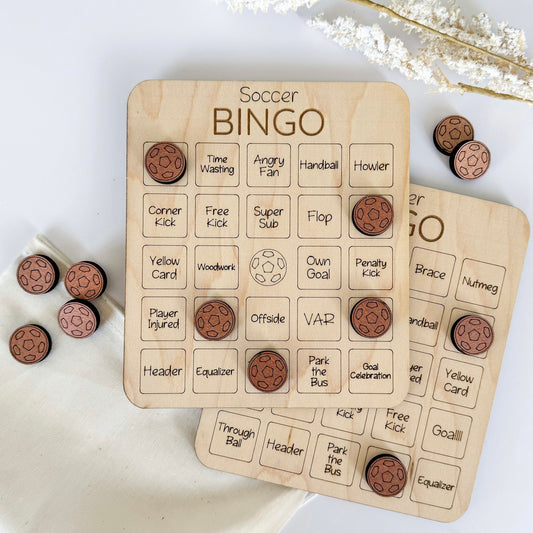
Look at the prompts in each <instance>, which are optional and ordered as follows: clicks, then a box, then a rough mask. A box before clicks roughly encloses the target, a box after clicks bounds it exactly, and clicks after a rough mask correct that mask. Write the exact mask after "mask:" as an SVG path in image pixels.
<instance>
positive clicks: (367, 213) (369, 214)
mask: <svg viewBox="0 0 533 533" xmlns="http://www.w3.org/2000/svg"><path fill="white" fill-rule="evenodd" d="M393 218H394V213H393V210H392V204H391V203H390V202H389V201H388V200H387V199H386V198H385V197H383V196H379V195H377V194H370V195H368V196H365V197H364V198H361V199H360V200H359V201H358V202H357V203H356V204H355V206H354V208H353V211H352V220H353V223H354V226H355V227H356V228H357V229H358V230H359V231H360V232H361V233H364V234H365V235H371V236H374V235H381V234H382V233H385V231H387V230H388V229H389V227H390V225H391V224H392V220H393Z"/></svg>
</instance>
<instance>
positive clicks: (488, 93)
mask: <svg viewBox="0 0 533 533" xmlns="http://www.w3.org/2000/svg"><path fill="white" fill-rule="evenodd" d="M350 1H351V0H350ZM457 87H459V88H460V89H461V91H464V92H466V93H476V94H484V95H485V96H492V97H493V98H499V99H500V100H515V101H516V102H525V103H526V104H530V105H531V104H533V100H527V99H526V98H520V97H519V96H514V95H512V94H505V93H498V92H496V91H491V90H490V89H486V88H485V87H477V86H476V85H468V84H467V83H458V84H457Z"/></svg>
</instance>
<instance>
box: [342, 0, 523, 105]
mask: <svg viewBox="0 0 533 533" xmlns="http://www.w3.org/2000/svg"><path fill="white" fill-rule="evenodd" d="M348 2H352V3H353V4H359V5H362V6H365V7H369V8H371V9H374V10H375V11H379V12H380V13H385V14H386V15H389V16H390V17H393V18H396V19H399V20H401V21H402V22H404V23H405V24H410V25H411V26H416V27H417V28H421V29H423V30H425V31H428V32H430V33H433V34H435V35H438V36H439V37H442V38H443V39H446V40H447V41H451V42H453V43H455V44H457V45H459V46H464V47H466V48H469V49H470V50H473V51H474V52H477V53H480V54H485V55H488V56H490V57H492V58H493V59H495V60H497V61H500V62H503V63H506V64H508V65H511V66H513V67H515V68H517V69H519V70H522V71H523V72H527V73H528V74H530V75H533V69H532V68H530V67H527V66H525V65H521V64H520V63H517V62H515V61H512V60H511V59H507V58H506V57H503V56H499V55H498V54H495V53H493V52H491V51H489V50H485V49H484V48H479V47H478V46H475V45H473V44H470V43H467V42H464V41H461V40H460V39H457V38H456V37H454V36H453V35H449V34H448V33H442V32H440V31H439V30H436V29H434V28H431V27H430V26H426V25H425V24H421V23H420V22H417V21H416V20H411V19H409V18H407V17H404V16H403V15H400V14H399V13H396V11H393V10H392V9H390V8H389V7H386V6H384V5H381V4H378V3H377V2H372V0H348ZM465 87H469V86H467V85H466V86H465ZM465 90H466V89H465ZM471 92H474V91H471ZM475 92H479V91H475ZM491 92H492V91H488V90H487V93H484V94H488V93H491ZM498 94H499V93H494V94H493V96H495V95H498ZM502 96H506V95H502ZM509 99H516V100H520V101H521V102H524V101H529V100H523V99H522V98H514V97H511V96H510V95H509Z"/></svg>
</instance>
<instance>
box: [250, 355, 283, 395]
mask: <svg viewBox="0 0 533 533" xmlns="http://www.w3.org/2000/svg"><path fill="white" fill-rule="evenodd" d="M288 373H289V369H288V367H287V363H286V361H285V359H284V358H283V357H282V356H281V355H280V354H279V353H276V352H272V351H268V350H265V351H262V352H259V353H257V354H255V355H254V356H253V357H252V358H251V359H250V362H249V363H248V379H249V380H250V383H251V384H252V385H253V386H254V387H255V388H256V389H257V390H260V391H263V392H274V391H277V390H278V389H279V388H281V387H283V384H284V383H285V381H286V380H287V375H288Z"/></svg>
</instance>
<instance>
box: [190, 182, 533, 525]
mask: <svg viewBox="0 0 533 533" xmlns="http://www.w3.org/2000/svg"><path fill="white" fill-rule="evenodd" d="M410 213H411V217H410V220H411V225H410V227H411V237H410V247H411V258H410V294H411V307H410V322H411V325H410V346H411V352H410V358H411V366H410V390H409V394H408V395H407V398H406V400H405V401H404V402H403V403H402V404H400V405H399V406H396V407H392V408H388V409H355V408H337V409H300V410H292V409H286V410H280V409H263V410H261V411H257V410H255V411H253V410H229V409H226V410H218V411H217V410H211V409H206V410H204V411H203V414H202V418H201V421H200V425H199V428H198V433H197V437H196V452H197V455H198V457H199V458H200V460H201V461H202V462H203V463H204V464H205V465H207V466H210V467H212V468H216V469H219V470H224V471H227V472H232V473H236V474H241V475H245V476H249V477H254V478H258V479H263V480H265V481H270V482H273V483H280V484H283V485H287V486H290V487H296V488H300V489H305V490H308V491H310V492H316V493H319V494H324V495H327V496H334V497H337V498H342V499H346V500H350V501H354V502H359V503H364V504H368V505H372V506H375V507H381V508H383V509H388V510H392V511H398V512H401V513H407V514H411V515H415V516H420V517H424V518H429V519H433V520H439V521H442V522H450V521H453V520H456V519H457V518H459V517H460V516H461V515H462V514H463V513H464V512H465V511H466V509H467V508H468V505H469V502H470V497H471V494H472V490H473V487H474V481H475V476H476V471H477V467H478V463H479V458H480V455H481V449H482V446H483V441H484V438H485V432H486V429H487V425H488V421H489V416H490V411H491V406H492V401H493V398H494V393H495V390H496V385H497V382H498V376H499V372H500V367H501V364H502V359H503V354H504V349H505V344H506V340H507V335H508V331H509V326H510V322H511V317H512V312H513V306H514V302H515V298H516V295H517V292H518V286H519V280H520V274H521V271H522V266H523V263H524V258H525V253H526V247H527V242H528V239H529V224H528V221H527V219H526V217H525V215H524V214H523V213H522V212H521V211H520V210H518V209H516V208H513V207H509V206H506V205H501V204H496V203H492V202H487V201H483V200H477V199H474V198H470V197H466V196H460V195H457V194H452V193H448V192H444V191H439V190H436V189H429V188H426V187H421V186H418V185H411V187H410ZM469 314H476V315H479V316H482V317H484V318H485V319H486V320H487V321H488V322H489V323H490V324H491V325H492V328H493V330H494V342H493V344H492V345H491V347H490V348H489V350H488V351H487V352H485V353H482V354H479V355H477V356H469V355H465V354H463V353H461V352H459V351H458V350H457V349H456V348H455V346H454V345H453V342H452V340H451V338H450V330H451V327H452V325H453V324H454V323H455V322H456V321H457V320H458V319H459V318H460V317H462V316H465V315H469ZM434 323H437V324H436V327H435V328H434V329H433V324H434ZM423 330H426V331H423ZM516 355H517V354H508V357H510V358H511V359H513V358H514V357H515V356H516ZM286 427H290V428H291V430H290V431H287V430H286ZM247 430H248V432H247ZM232 439H235V441H233V440H232ZM239 439H241V441H240V444H241V446H240V447H239V446H237V444H239ZM281 445H283V446H285V448H282V447H281ZM276 446H277V449H276ZM291 446H293V447H292V448H291ZM297 449H298V450H299V449H301V450H302V451H301V452H300V453H299V454H298V455H295V453H297V452H295V450H297ZM276 453H277V457H276V460H277V462H276V461H275V460H274V459H273V457H272V455H275V454H276ZM383 453H390V454H392V455H394V456H396V457H397V458H399V459H400V461H402V463H403V464H404V466H405V467H406V469H407V472H408V477H407V485H406V487H405V489H404V490H403V492H402V493H400V494H399V495H398V496H396V497H389V498H383V497H380V496H378V495H376V494H374V493H373V492H371V491H369V490H368V488H369V487H368V485H366V481H365V480H364V472H365V468H366V466H367V464H368V462H369V461H370V460H371V459H372V458H373V457H375V456H377V455H380V454H383ZM297 458H300V459H301V464H299V463H298V462H297V461H296V459H297ZM334 471H336V472H334ZM496 481H497V480H496Z"/></svg>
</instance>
